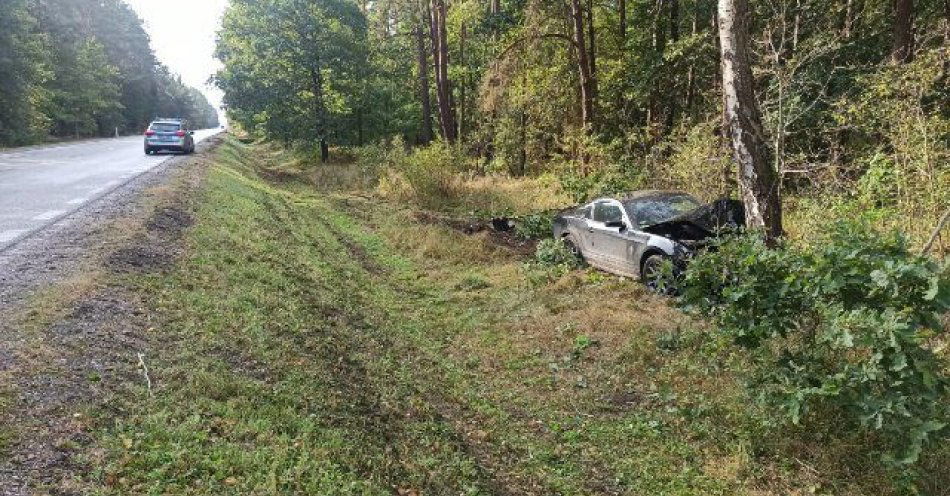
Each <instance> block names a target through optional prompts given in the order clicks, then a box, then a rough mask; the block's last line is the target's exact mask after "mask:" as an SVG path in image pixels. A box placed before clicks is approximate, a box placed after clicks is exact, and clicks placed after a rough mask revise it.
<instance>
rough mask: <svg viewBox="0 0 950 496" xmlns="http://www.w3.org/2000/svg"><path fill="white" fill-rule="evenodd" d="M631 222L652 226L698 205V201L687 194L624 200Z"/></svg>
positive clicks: (641, 225) (642, 225)
mask: <svg viewBox="0 0 950 496" xmlns="http://www.w3.org/2000/svg"><path fill="white" fill-rule="evenodd" d="M624 206H625V207H626V208H627V211H628V212H629V213H630V216H631V218H633V222H635V223H636V224H637V225H638V226H640V227H646V226H652V225H654V224H659V223H660V222H666V221H668V220H670V219H673V218H675V217H678V216H680V215H683V214H685V213H686V212H689V211H690V210H693V209H695V208H697V207H699V202H697V201H696V199H695V198H693V197H692V196H689V195H687V194H673V195H663V196H647V197H643V198H635V199H632V200H627V201H625V202H624Z"/></svg>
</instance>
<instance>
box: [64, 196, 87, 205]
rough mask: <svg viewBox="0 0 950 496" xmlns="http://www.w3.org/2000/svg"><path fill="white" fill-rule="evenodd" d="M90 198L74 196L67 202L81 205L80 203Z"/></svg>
mask: <svg viewBox="0 0 950 496" xmlns="http://www.w3.org/2000/svg"><path fill="white" fill-rule="evenodd" d="M88 200H89V198H73V199H72V200H69V201H68V202H66V203H68V204H70V205H80V204H83V203H86V202H87V201H88Z"/></svg>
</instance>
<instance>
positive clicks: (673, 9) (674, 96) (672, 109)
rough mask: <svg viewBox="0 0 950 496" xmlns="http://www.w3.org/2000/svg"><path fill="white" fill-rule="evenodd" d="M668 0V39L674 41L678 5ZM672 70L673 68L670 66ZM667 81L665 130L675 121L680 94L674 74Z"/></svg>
mask: <svg viewBox="0 0 950 496" xmlns="http://www.w3.org/2000/svg"><path fill="white" fill-rule="evenodd" d="M669 1H670V41H671V42H673V43H676V42H677V41H679V39H680V26H679V25H680V6H679V0H669ZM670 70H671V72H672V70H673V68H672V67H670ZM670 76H671V77H670V82H669V88H670V92H669V104H668V108H667V111H666V130H667V132H669V131H670V130H672V129H673V124H675V123H676V112H677V103H678V99H679V96H680V94H681V93H680V92H679V91H678V90H677V87H676V86H677V85H676V79H677V76H676V75H675V74H671V75H670Z"/></svg>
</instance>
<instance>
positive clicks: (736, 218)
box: [641, 198, 745, 244]
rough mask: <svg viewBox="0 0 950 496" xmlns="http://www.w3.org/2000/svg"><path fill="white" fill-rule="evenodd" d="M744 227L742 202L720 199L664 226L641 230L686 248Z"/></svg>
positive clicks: (660, 224)
mask: <svg viewBox="0 0 950 496" xmlns="http://www.w3.org/2000/svg"><path fill="white" fill-rule="evenodd" d="M744 225H745V208H744V207H743V206H742V202H740V201H738V200H732V199H729V198H720V199H719V200H716V201H714V202H712V203H708V204H706V205H703V206H701V207H698V208H695V209H693V210H690V211H689V212H686V213H685V214H682V215H679V216H677V217H674V218H672V219H670V220H668V221H666V222H660V223H659V224H653V225H652V226H648V227H644V228H642V229H641V230H643V231H644V232H648V233H650V234H656V235H658V236H663V237H664V238H669V239H672V240H674V241H679V242H686V243H687V244H688V243H691V242H697V241H702V240H704V239H707V238H711V237H714V236H716V235H717V233H719V232H721V231H722V230H723V229H730V228H731V229H734V228H738V227H742V226H744Z"/></svg>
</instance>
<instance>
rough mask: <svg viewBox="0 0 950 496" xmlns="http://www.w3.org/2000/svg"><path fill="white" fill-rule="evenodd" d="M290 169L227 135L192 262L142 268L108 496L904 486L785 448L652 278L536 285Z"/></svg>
mask: <svg viewBox="0 0 950 496" xmlns="http://www.w3.org/2000/svg"><path fill="white" fill-rule="evenodd" d="M278 158H279V157H278ZM274 159H275V157H274V156H271V155H268V156H266V157H263V158H262V157H260V156H259V155H258V154H256V153H254V150H253V145H247V144H243V143H241V142H239V141H237V140H233V139H229V141H228V142H226V143H225V144H224V145H223V146H222V147H221V148H220V149H219V151H218V157H217V165H215V166H214V167H213V168H212V169H211V172H210V175H209V177H208V179H207V191H206V193H205V194H204V198H203V199H202V201H201V206H200V208H199V211H198V213H197V216H196V217H197V219H196V223H195V225H194V226H193V227H192V228H191V230H190V231H189V232H188V234H187V236H186V243H187V244H188V253H190V255H189V256H188V257H186V259H185V260H183V261H182V263H181V264H180V266H179V267H178V268H177V269H176V270H174V271H171V272H169V273H163V274H152V275H142V274H136V275H131V276H128V277H129V278H128V281H127V282H128V283H129V284H131V285H133V286H134V287H136V288H138V290H139V291H140V292H141V293H142V294H143V295H147V297H148V298H149V300H150V302H151V305H152V306H153V311H154V312H155V313H156V314H157V315H158V316H159V322H160V324H159V325H156V326H155V327H154V328H153V329H152V331H151V332H152V334H153V335H152V337H153V338H154V342H156V343H160V344H161V346H160V347H159V349H157V350H156V351H154V352H153V353H152V354H151V355H150V357H149V360H150V362H149V367H150V373H151V379H152V381H153V383H154V388H153V391H152V392H153V393H154V394H153V395H151V396H150V395H149V393H148V392H147V391H146V390H145V389H144V386H143V387H142V388H141V389H140V390H139V392H138V395H137V396H134V397H130V398H128V399H127V404H126V405H123V407H122V408H124V409H125V410H124V411H125V414H124V415H122V416H121V417H120V418H121V420H119V421H117V423H116V424H115V425H112V426H109V427H108V428H107V429H105V430H104V431H103V433H102V435H101V437H100V439H99V440H98V443H99V445H100V447H101V449H100V450H98V451H95V452H94V454H92V455H90V457H92V458H94V459H93V460H90V461H91V462H92V463H93V464H94V465H96V466H99V467H101V468H100V469H99V470H98V471H96V472H95V473H93V474H92V475H91V476H90V478H91V480H90V482H92V483H94V484H96V485H98V486H99V488H100V489H99V491H100V492H101V493H103V494H132V493H134V494H216V495H219V494H401V495H419V494H427V495H428V494H519V495H520V494H537V495H549V494H704V495H705V494H792V493H798V492H801V493H805V492H807V491H811V492H813V493H814V492H819V493H820V492H831V493H843V494H847V493H853V494H860V493H873V494H885V493H888V492H891V491H892V488H893V484H892V482H893V481H892V477H893V474H889V473H887V472H886V471H883V472H882V471H879V470H876V469H875V468H876V467H877V465H876V464H875V463H874V462H873V461H869V460H867V459H866V458H863V457H861V456H859V455H855V456H853V457H852V458H851V459H842V456H843V455H844V454H846V453H848V449H849V446H848V445H841V446H839V445H835V444H830V445H829V444H828V443H825V442H824V441H823V440H822V439H820V438H814V437H813V438H811V439H809V437H808V436H807V435H791V436H790V438H789V439H791V440H789V441H784V440H781V441H767V440H768V439H781V438H780V437H775V436H774V433H767V432H764V431H763V428H762V427H760V426H761V425H762V423H761V422H760V421H759V420H760V417H761V416H762V415H763V413H762V412H760V411H758V410H756V409H755V408H754V407H752V406H749V405H748V402H747V401H746V400H747V396H746V393H745V390H744V388H743V385H742V384H741V383H740V379H739V378H740V377H741V374H739V373H737V372H739V371H741V370H742V368H743V366H744V364H743V362H742V357H741V356H735V355H733V354H731V353H730V352H729V351H728V349H729V348H728V347H726V346H725V345H724V343H719V342H716V341H715V340H711V339H708V338H707V334H706V333H705V329H704V325H703V324H702V323H700V322H696V321H694V320H691V319H690V318H688V317H686V316H684V315H682V314H681V313H679V312H678V311H676V310H674V309H672V308H670V307H669V306H668V304H667V302H666V301H664V300H662V299H658V298H655V297H653V296H650V295H647V294H644V292H643V291H642V290H641V289H640V287H639V286H638V285H637V284H634V283H632V282H630V281H626V280H622V279H618V278H614V277H610V276H606V275H603V274H601V273H598V272H594V271H573V272H571V273H568V274H566V275H562V276H559V277H555V278H552V279H551V280H550V281H549V282H547V283H543V284H528V283H526V282H525V281H526V278H525V274H524V273H523V270H524V268H523V266H522V260H521V259H520V258H519V256H518V255H517V254H516V253H515V252H512V251H510V250H509V249H508V248H506V247H504V246H499V245H497V244H495V243H493V242H492V240H491V238H489V237H488V236H486V235H485V234H484V233H483V234H481V235H480V234H476V235H465V234H463V233H461V232H459V231H457V230H455V229H452V228H451V227H448V226H442V225H439V224H431V223H429V224H426V223H420V222H418V221H416V220H414V219H415V217H414V216H413V212H412V211H411V210H410V209H408V208H406V207H400V206H398V205H394V204H384V203H379V202H378V201H376V200H372V199H368V198H365V197H360V196H354V195H346V194H337V193H327V192H325V191H324V192H319V193H318V192H317V190H316V189H314V188H313V187H311V186H310V185H308V184H306V183H304V182H300V181H297V180H295V179H293V177H292V176H286V175H274V174H270V173H261V170H264V169H261V168H260V166H261V165H262V164H261V161H262V160H274ZM790 434H795V433H790ZM802 439H804V441H801V440H802ZM844 444H847V443H844ZM819 446H820V447H821V449H816V448H817V447H819Z"/></svg>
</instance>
